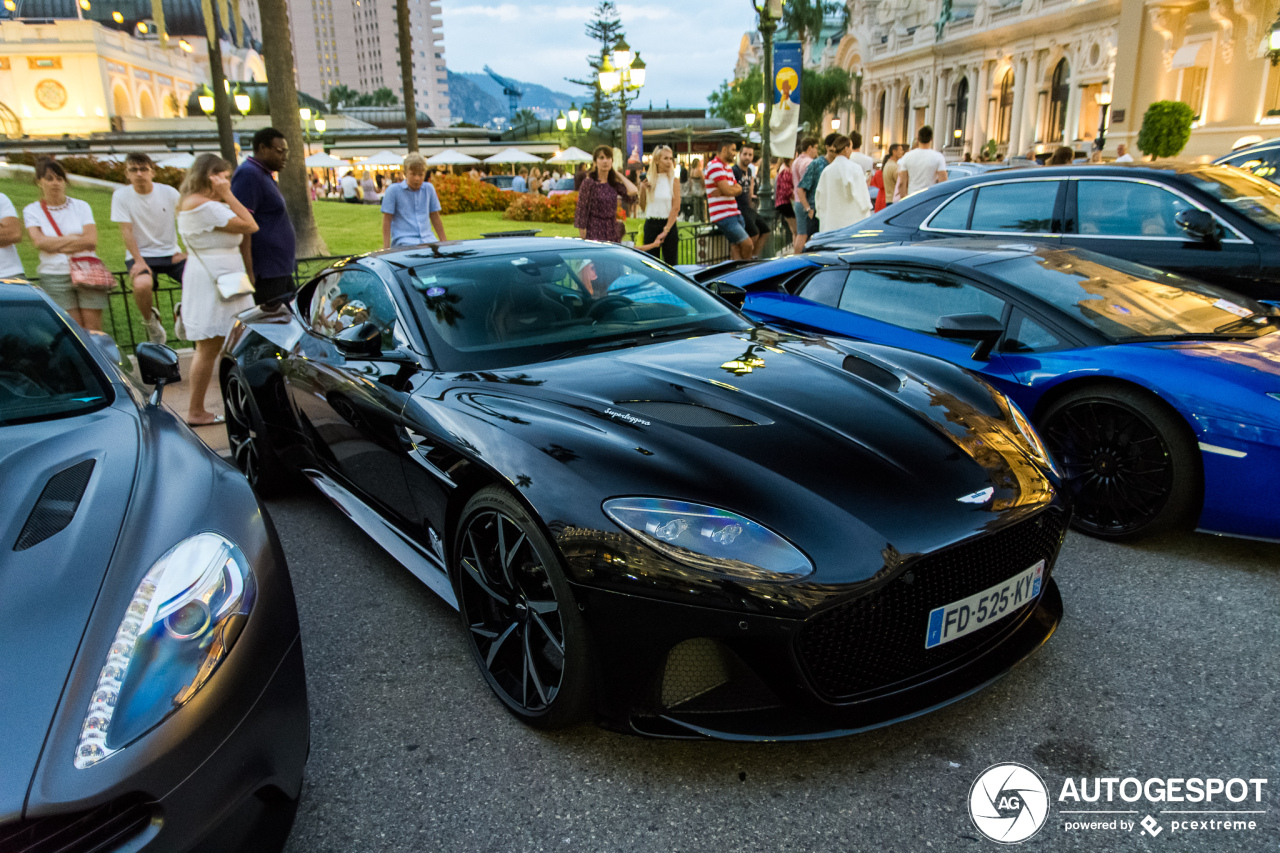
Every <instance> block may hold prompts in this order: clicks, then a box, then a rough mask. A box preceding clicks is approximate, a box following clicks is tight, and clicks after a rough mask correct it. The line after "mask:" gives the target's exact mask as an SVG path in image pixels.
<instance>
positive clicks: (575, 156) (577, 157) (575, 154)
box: [547, 146, 595, 163]
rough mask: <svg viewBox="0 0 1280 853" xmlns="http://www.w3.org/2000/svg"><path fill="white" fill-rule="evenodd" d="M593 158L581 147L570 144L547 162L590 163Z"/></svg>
mask: <svg viewBox="0 0 1280 853" xmlns="http://www.w3.org/2000/svg"><path fill="white" fill-rule="evenodd" d="M594 159H595V158H594V157H592V156H591V155H590V154H588V153H587V152H585V151H583V150H582V149H581V148H575V147H572V146H570V147H569V148H567V149H565V150H564V151H561V152H560V153H559V154H557V155H556V156H554V157H552V158H551V159H550V160H548V161H547V162H548V163H590V162H591V161H592V160H594Z"/></svg>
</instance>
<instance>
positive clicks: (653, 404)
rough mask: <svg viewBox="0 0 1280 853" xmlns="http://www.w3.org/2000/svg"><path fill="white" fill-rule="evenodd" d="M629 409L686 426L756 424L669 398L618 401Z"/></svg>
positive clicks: (708, 408)
mask: <svg viewBox="0 0 1280 853" xmlns="http://www.w3.org/2000/svg"><path fill="white" fill-rule="evenodd" d="M618 405H619V406H623V407H625V408H626V409H627V411H630V412H635V413H636V414H638V415H648V416H649V417H651V418H653V419H654V420H659V421H666V422H667V423H669V424H675V425H676V426H686V427H734V426H756V425H757V424H756V422H755V421H749V420H747V419H746V418H740V417H738V416H737V415H731V414H729V413H728V412H722V411H720V410H719V409H712V408H710V407H708V406H699V405H697V404H695V403H673V402H671V401H668V400H632V401H624V402H620V403H618Z"/></svg>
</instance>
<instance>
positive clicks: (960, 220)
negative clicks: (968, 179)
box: [929, 190, 974, 231]
mask: <svg viewBox="0 0 1280 853" xmlns="http://www.w3.org/2000/svg"><path fill="white" fill-rule="evenodd" d="M973 195H974V192H973V190H969V191H968V192H964V193H961V194H960V195H958V196H956V197H955V198H953V199H952V200H951V201H949V202H947V203H946V204H945V205H944V206H943V208H942V210H939V211H938V215H937V216H935V217H933V219H930V220H929V227H930V228H939V229H942V230H944V231H963V230H965V229H966V228H968V227H969V208H970V207H972V206H973Z"/></svg>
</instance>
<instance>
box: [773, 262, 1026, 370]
mask: <svg viewBox="0 0 1280 853" xmlns="http://www.w3.org/2000/svg"><path fill="white" fill-rule="evenodd" d="M815 282H816V283H817V284H819V289H818V291H817V292H810V287H812V286H813V284H814V283H815ZM799 295H800V297H801V298H808V301H809V307H808V309H807V310H806V311H805V312H803V313H797V315H796V316H795V318H794V319H793V321H792V322H793V324H794V325H798V326H800V327H802V328H807V329H811V330H813V331H825V332H826V333H827V334H835V335H841V336H845V337H851V338H856V339H858V340H864V341H870V342H872V343H879V344H888V345H890V346H896V347H902V348H903V349H908V350H911V351H913V352H920V353H925V354H926V355H932V356H936V357H938V358H942V359H945V360H947V361H950V362H951V363H953V364H958V365H960V366H962V367H966V368H969V369H970V370H976V371H979V372H981V373H982V374H984V375H986V376H987V377H988V378H990V379H991V380H992V381H993V382H995V384H997V385H999V386H1003V387H1006V388H1007V387H1012V386H1016V385H1017V384H1018V378H1017V376H1016V375H1015V374H1014V373H1013V371H1012V370H1010V369H1009V367H1008V365H1007V364H1005V362H1004V359H1003V358H1002V357H1001V356H1000V355H999V354H996V353H993V354H992V355H991V356H990V358H989V359H985V360H977V359H974V358H973V351H974V348H975V347H976V346H977V343H978V342H977V341H976V340H972V341H966V340H957V339H955V338H942V337H940V336H939V335H938V333H937V325H938V320H939V319H940V318H942V317H946V316H948V315H951V314H988V315H990V316H992V317H995V318H996V319H997V320H1002V321H1003V320H1005V319H1007V315H1008V304H1007V302H1006V301H1005V299H1004V298H1003V297H1001V296H999V295H997V294H996V293H994V292H992V291H991V290H989V289H987V288H985V287H983V286H981V285H979V284H978V283H976V282H974V281H972V280H970V279H967V278H964V277H961V276H959V275H956V274H954V273H951V272H948V271H945V270H937V269H930V268H925V267H911V266H906V265H894V264H852V265H851V266H850V268H849V271H848V273H847V276H846V279H845V281H844V283H843V287H841V288H840V289H839V291H838V292H836V290H835V288H834V287H833V286H832V283H831V282H830V281H829V280H818V278H817V276H815V277H814V279H813V280H811V282H810V284H808V285H806V286H805V288H803V289H802V290H801V291H800V293H799Z"/></svg>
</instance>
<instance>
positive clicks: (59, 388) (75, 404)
mask: <svg viewBox="0 0 1280 853" xmlns="http://www.w3.org/2000/svg"><path fill="white" fill-rule="evenodd" d="M110 401H111V392H110V390H109V388H108V386H107V384H106V383H105V382H104V381H103V380H102V378H101V376H100V374H99V373H98V371H97V370H96V369H95V368H94V366H93V364H92V362H91V361H90V358H89V355H88V353H86V352H85V351H84V350H83V349H82V348H81V346H80V343H79V341H78V340H77V339H76V336H75V334H74V333H72V331H71V329H69V328H68V327H67V326H66V325H65V324H64V323H63V322H62V320H61V319H60V318H59V317H58V316H57V315H56V314H54V313H53V311H52V310H51V309H50V308H49V307H48V306H46V305H44V304H43V303H39V302H30V301H20V302H17V301H15V302H0V425H5V426H7V425H10V424H19V423H27V422H30V421H42V420H49V419H52V418H62V417H68V416H71V415H81V414H84V413H86V412H91V411H93V410H95V409H100V408H102V407H103V406H105V405H107V403H109V402H110Z"/></svg>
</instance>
